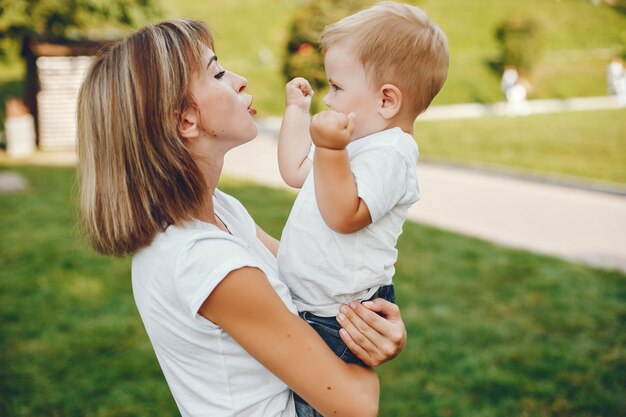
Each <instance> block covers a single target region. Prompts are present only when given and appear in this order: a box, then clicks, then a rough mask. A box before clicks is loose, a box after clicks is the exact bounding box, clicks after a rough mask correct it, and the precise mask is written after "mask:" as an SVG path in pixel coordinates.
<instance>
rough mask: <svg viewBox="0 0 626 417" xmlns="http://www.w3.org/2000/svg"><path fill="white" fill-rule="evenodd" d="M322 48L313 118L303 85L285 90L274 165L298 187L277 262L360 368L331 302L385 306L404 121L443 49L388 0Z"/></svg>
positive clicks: (410, 150)
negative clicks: (320, 99) (321, 88)
mask: <svg viewBox="0 0 626 417" xmlns="http://www.w3.org/2000/svg"><path fill="white" fill-rule="evenodd" d="M320 43H321V47H322V51H323V53H324V65H325V69H326V74H327V76H328V82H329V84H330V92H329V93H328V95H327V96H326V97H325V98H324V104H326V106H328V108H329V111H325V112H322V113H319V114H317V115H316V116H315V117H313V119H312V120H311V119H310V117H309V107H310V103H311V96H312V95H313V91H312V90H311V87H310V85H309V83H308V82H307V81H306V80H304V79H303V78H296V79H294V80H292V81H290V82H289V83H288V84H287V86H286V110H285V115H284V118H283V122H282V126H281V130H280V134H279V142H278V162H279V167H280V172H281V176H282V177H283V179H284V180H285V182H286V183H287V184H288V185H290V186H292V187H295V188H301V191H300V193H299V194H298V197H297V199H296V202H295V204H294V206H293V209H292V211H291V214H290V216H289V220H288V221H287V224H286V225H285V229H284V230H283V234H282V237H281V244H280V248H279V252H278V267H279V271H280V276H281V279H282V280H284V281H285V283H286V284H287V285H288V287H289V288H290V289H291V292H292V296H293V300H294V302H295V304H296V306H297V307H298V311H299V312H300V315H301V316H302V317H303V318H304V319H305V320H306V321H307V322H309V323H310V324H311V325H312V326H313V328H315V330H316V331H317V332H318V333H320V335H322V337H323V338H324V340H326V342H327V343H328V344H329V346H330V347H331V348H332V349H333V350H334V351H335V353H337V355H338V356H340V357H341V358H342V359H343V360H344V361H346V362H352V363H361V364H363V363H362V362H361V361H360V360H359V359H358V358H356V356H355V355H354V354H352V352H351V351H350V350H349V349H348V348H347V347H346V345H345V343H344V342H343V341H342V340H341V336H340V333H339V329H340V326H339V324H338V322H337V320H343V318H344V317H343V315H342V314H341V312H339V308H340V306H341V305H342V304H345V303H350V302H361V301H364V300H369V299H372V298H376V297H383V298H387V299H389V300H390V301H394V294H393V285H392V277H393V274H394V271H395V269H394V264H395V262H396V260H397V250H396V248H395V246H396V243H397V240H398V236H399V235H400V234H401V233H402V225H403V223H404V221H405V220H406V217H407V210H408V208H409V207H410V206H411V204H413V203H414V202H416V201H417V200H418V198H419V187H418V183H417V175H416V163H417V158H418V150H417V146H416V144H415V140H414V139H413V137H412V134H413V123H414V121H415V119H416V117H417V116H418V115H419V114H420V113H422V112H423V111H424V110H426V108H427V107H428V106H429V105H430V102H431V101H432V99H433V98H434V97H435V95H436V94H437V93H438V92H439V90H440V89H441V87H442V86H443V84H444V81H445V79H446V76H447V71H448V46H447V41H446V37H445V35H444V33H443V32H442V30H441V29H440V28H439V27H438V26H437V25H435V24H434V23H433V22H432V21H430V20H429V19H428V18H427V17H426V15H425V14H424V12H423V11H422V10H421V9H419V8H418V7H415V6H409V5H405V4H399V3H394V2H382V3H379V4H376V5H375V6H373V7H371V8H369V9H366V10H363V11H361V12H359V13H356V14H354V15H352V16H349V17H347V18H345V19H343V20H341V21H339V22H337V23H335V24H332V25H330V26H328V27H327V28H326V29H325V30H324V31H323V32H322V35H321V37H320ZM311 141H312V142H313V143H314V144H315V147H314V149H315V150H314V153H313V154H312V151H311ZM310 154H311V156H312V160H311V159H309V155H310ZM338 313H339V314H338ZM335 316H336V317H337V319H335ZM342 334H343V332H342Z"/></svg>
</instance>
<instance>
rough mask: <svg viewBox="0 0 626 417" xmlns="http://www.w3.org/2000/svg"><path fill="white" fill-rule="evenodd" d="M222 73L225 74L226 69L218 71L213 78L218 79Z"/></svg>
mask: <svg viewBox="0 0 626 417" xmlns="http://www.w3.org/2000/svg"><path fill="white" fill-rule="evenodd" d="M224 74H226V71H220V72H218V73H217V74H215V77H214V78H215V79H216V80H219V79H221V78H222V77H223V76H224Z"/></svg>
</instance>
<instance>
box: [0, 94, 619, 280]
mask: <svg viewBox="0 0 626 417" xmlns="http://www.w3.org/2000/svg"><path fill="white" fill-rule="evenodd" d="M527 104H528V108H527V109H525V111H526V112H527V113H529V114H536V113H547V112H556V111H568V110H577V111H580V110H596V109H611V108H617V103H616V101H615V99H614V97H590V98H580V99H568V100H531V101H529V102H528V103H527ZM507 111H508V110H507V108H506V105H505V104H504V103H495V104H490V105H481V104H462V105H450V106H436V107H432V108H431V109H429V110H428V111H427V112H426V113H425V114H424V115H422V116H420V118H419V119H418V120H429V119H430V120H435V119H444V118H445V119H453V118H472V117H482V116H486V115H507V114H508V113H507ZM279 124H280V119H279V118H268V119H261V120H259V137H258V138H257V139H255V140H254V141H252V142H250V143H249V144H247V145H244V146H241V147H239V148H237V149H234V150H233V151H231V152H230V153H229V154H228V155H227V158H226V163H225V166H224V173H225V174H226V175H231V176H237V177H241V178H246V179H250V180H253V181H256V182H259V183H262V184H265V185H269V186H272V187H285V185H284V183H283V181H282V179H281V178H280V175H279V173H278V165H277V161H276V135H277V131H278V127H279ZM0 159H5V157H2V158H0ZM24 161H25V162H27V163H44V164H47V165H49V164H59V165H67V164H73V163H75V155H74V153H73V152H66V153H59V152H54V153H38V154H35V155H33V156H32V157H29V158H27V159H25V160H24ZM418 175H419V178H420V186H421V190H422V199H421V200H420V201H419V202H418V203H417V204H415V205H414V206H413V207H412V208H411V210H410V212H409V216H410V219H411V220H413V221H416V222H419V223H424V224H429V225H433V226H436V227H440V228H442V229H447V230H451V231H455V232H459V233H463V234H468V235H471V236H476V237H479V238H483V239H487V240H490V241H493V242H496V243H498V244H501V245H504V246H510V247H515V248H522V249H527V250H530V251H534V252H538V253H544V254H548V255H554V256H558V257H562V258H565V259H568V260H572V261H577V262H582V263H586V264H589V265H593V266H598V267H604V268H617V269H620V270H622V271H625V272H626V191H625V190H624V188H621V187H618V188H617V189H610V187H609V188H607V187H599V188H600V189H604V190H605V191H608V192H599V191H597V190H595V191H594V190H592V189H591V188H594V187H587V188H589V189H581V188H578V187H577V186H576V184H566V185H567V186H563V185H558V184H550V183H545V182H541V181H528V180H524V179H520V178H516V177H514V176H511V175H501V174H498V173H494V172H489V171H484V170H476V169H467V168H459V167H454V166H446V165H436V164H428V163H423V162H422V163H420V164H419V171H418ZM12 180H15V178H13V179H12Z"/></svg>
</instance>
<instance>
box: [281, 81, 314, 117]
mask: <svg viewBox="0 0 626 417" xmlns="http://www.w3.org/2000/svg"><path fill="white" fill-rule="evenodd" d="M313 94H315V92H314V91H313V89H312V88H311V84H309V82H308V81H307V80H305V79H304V78H302V77H297V78H294V79H293V80H291V81H289V82H288V83H287V85H286V86H285V105H286V106H287V107H289V106H296V107H298V108H300V109H302V110H305V111H307V112H308V111H309V107H311V97H313Z"/></svg>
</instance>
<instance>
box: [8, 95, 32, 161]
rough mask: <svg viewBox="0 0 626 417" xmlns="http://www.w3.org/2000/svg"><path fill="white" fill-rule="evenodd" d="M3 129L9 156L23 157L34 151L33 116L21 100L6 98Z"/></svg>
mask: <svg viewBox="0 0 626 417" xmlns="http://www.w3.org/2000/svg"><path fill="white" fill-rule="evenodd" d="M4 130H5V135H6V145H7V155H8V156H9V157H11V158H23V157H26V156H30V155H32V154H33V153H34V152H35V143H36V140H37V139H36V137H35V118H34V117H33V115H32V114H30V113H29V112H28V107H26V105H25V104H24V102H23V101H22V100H20V99H16V98H10V99H8V100H7V102H6V120H5V122H4Z"/></svg>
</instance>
